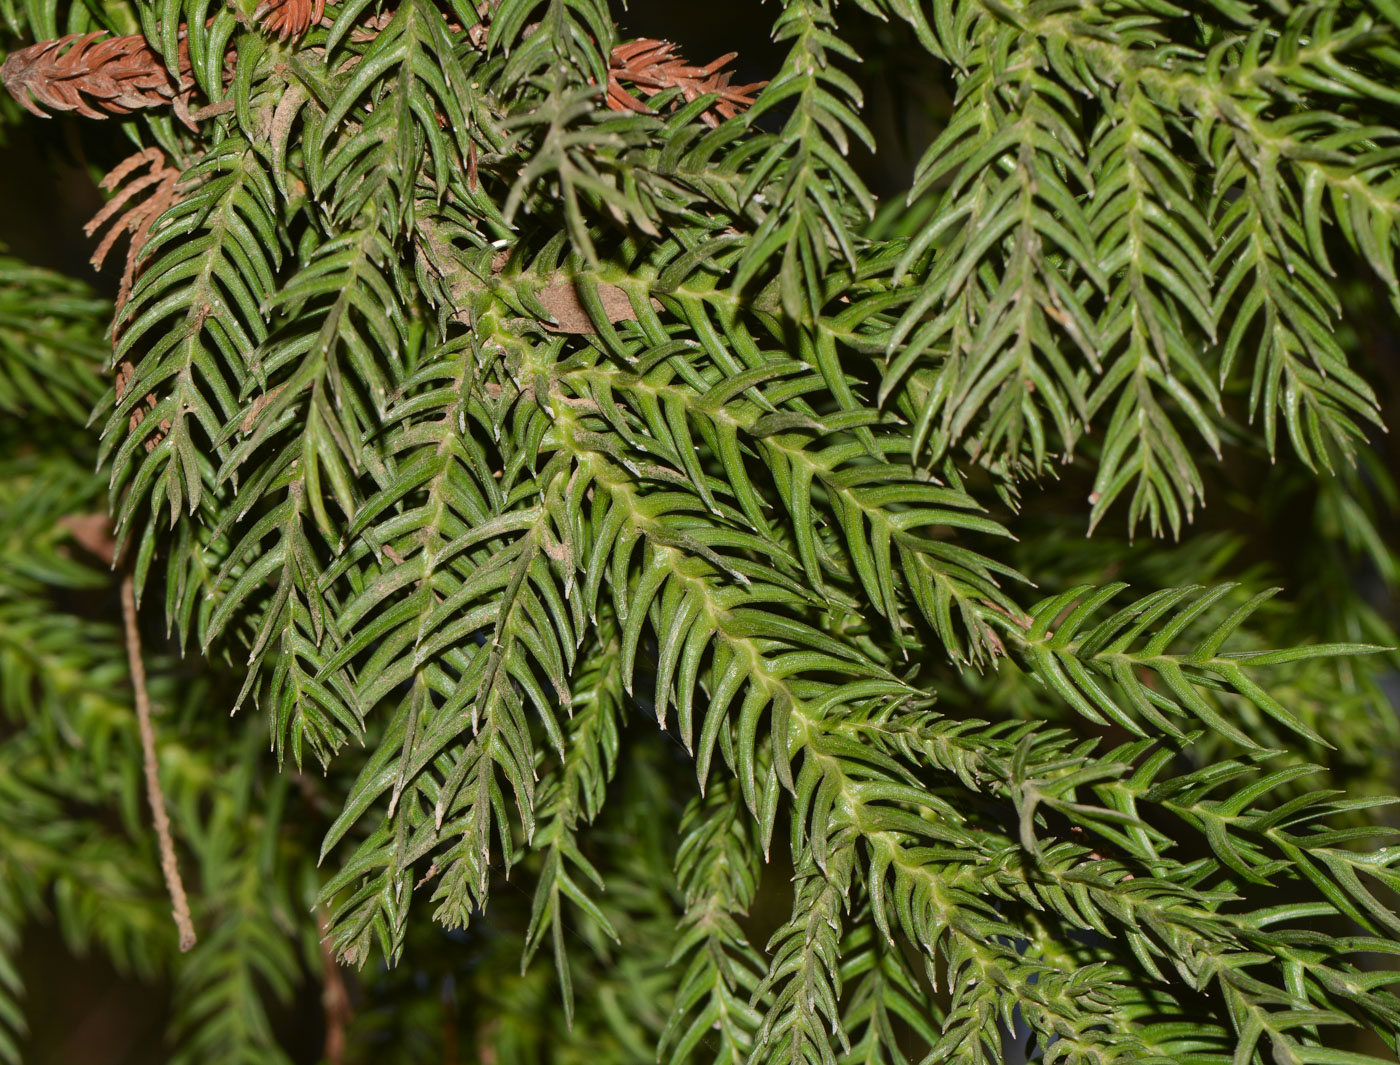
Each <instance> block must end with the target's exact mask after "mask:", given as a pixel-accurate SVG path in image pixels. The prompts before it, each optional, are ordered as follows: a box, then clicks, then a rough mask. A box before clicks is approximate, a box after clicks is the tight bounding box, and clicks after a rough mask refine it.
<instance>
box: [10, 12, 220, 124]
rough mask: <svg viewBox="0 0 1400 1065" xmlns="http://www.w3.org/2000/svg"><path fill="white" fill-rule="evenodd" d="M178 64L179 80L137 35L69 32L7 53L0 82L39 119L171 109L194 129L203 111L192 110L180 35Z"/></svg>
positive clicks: (189, 71)
mask: <svg viewBox="0 0 1400 1065" xmlns="http://www.w3.org/2000/svg"><path fill="white" fill-rule="evenodd" d="M233 58H234V57H233V53H231V52H230V53H229V55H228V56H227V57H226V58H225V65H224V77H225V79H226V80H232V78H233ZM176 66H177V67H178V69H179V76H178V77H171V75H170V71H169V70H167V69H166V67H165V63H164V62H163V61H162V60H161V58H160V56H158V55H157V54H156V53H155V51H154V50H153V49H152V48H151V46H150V45H149V44H147V43H146V39H145V38H144V37H142V36H141V35H140V34H132V35H130V36H127V37H107V36H106V35H105V34H103V33H101V32H97V33H70V34H68V35H67V36H66V37H59V38H58V39H57V40H53V41H40V42H39V43H38V44H31V45H30V46H29V47H28V48H20V49H18V50H16V51H14V52H11V53H10V54H9V55H8V56H6V57H5V64H4V66H0V82H3V83H4V86H5V88H6V90H7V91H8V92H9V94H10V95H11V96H13V97H14V98H15V99H16V100H17V101H19V103H20V105H21V106H22V107H24V108H26V109H27V110H29V111H31V112H33V113H34V114H36V115H38V116H39V117H40V118H47V117H49V116H48V112H51V111H75V112H77V113H78V114H80V115H82V116H83V117H84V118H97V119H102V118H107V117H109V116H111V115H129V114H131V113H132V112H134V111H141V110H145V109H147V108H152V107H170V108H173V110H174V111H175V117H176V118H178V119H179V120H180V121H181V122H183V123H184V124H185V125H186V126H188V127H189V128H190V129H194V128H195V123H196V122H197V121H198V120H199V119H200V118H201V117H203V113H202V112H200V111H191V110H190V99H191V97H192V96H193V94H194V91H195V82H194V74H193V72H192V69H191V66H190V51H189V44H188V42H187V41H186V40H185V39H184V38H183V36H182V37H181V39H180V44H179V52H178V53H177V56H176ZM45 109H47V111H46V110H45Z"/></svg>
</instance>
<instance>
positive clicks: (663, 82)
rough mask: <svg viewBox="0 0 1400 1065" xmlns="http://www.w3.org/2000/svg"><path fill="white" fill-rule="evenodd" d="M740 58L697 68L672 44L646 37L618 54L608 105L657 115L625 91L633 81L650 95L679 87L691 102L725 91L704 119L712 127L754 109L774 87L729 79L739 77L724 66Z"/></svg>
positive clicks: (610, 70) (615, 52)
mask: <svg viewBox="0 0 1400 1065" xmlns="http://www.w3.org/2000/svg"><path fill="white" fill-rule="evenodd" d="M736 55H738V53H737V52H730V53H729V54H728V55H722V56H720V57H719V58H718V59H716V60H715V61H714V62H712V63H709V64H707V65H705V66H703V67H696V66H691V65H690V64H689V63H687V62H686V61H685V60H684V59H683V58H682V57H681V55H680V54H679V53H678V52H677V51H676V46H675V45H674V44H672V43H671V42H670V41H658V40H655V39H653V38H650V37H642V38H639V39H637V40H635V41H628V42H627V43H626V44H619V45H618V46H617V47H616V48H614V49H613V50H612V56H611V63H610V64H609V67H608V106H609V107H610V108H612V109H613V110H614V111H637V112H641V113H643V114H646V113H649V112H650V111H651V108H649V107H648V106H647V105H646V104H644V103H642V102H641V101H640V100H638V99H637V98H636V97H635V96H633V95H632V94H631V93H629V92H628V91H627V90H626V88H624V87H623V86H624V83H625V82H631V83H632V85H633V86H634V87H636V88H637V89H640V90H642V92H644V93H646V94H647V95H648V96H656V95H658V94H660V93H663V92H665V91H666V90H667V89H672V88H678V89H680V90H681V96H682V98H683V99H684V100H685V101H686V103H691V102H693V101H695V100H698V99H699V98H700V97H702V96H707V95H709V94H710V93H719V99H718V100H716V101H715V103H714V105H713V107H711V108H710V110H708V111H706V112H705V114H704V115H703V116H702V117H703V118H704V120H705V121H706V122H707V123H708V124H710V125H711V126H714V125H718V124H719V119H721V118H733V117H734V116H735V115H737V114H738V113H739V112H740V111H743V110H745V109H746V108H748V107H749V106H750V105H752V104H753V102H754V96H753V94H754V93H755V92H757V91H758V90H759V89H761V88H763V86H765V85H767V84H768V83H767V82H766V81H759V82H755V83H754V84H752V85H735V86H731V85H730V84H729V79H730V78H731V77H733V73H732V72H731V71H728V70H725V69H724V67H726V66H728V65H729V63H730V62H731V61H732V60H733V59H734V57H735V56H736Z"/></svg>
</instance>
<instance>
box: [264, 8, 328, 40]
mask: <svg viewBox="0 0 1400 1065" xmlns="http://www.w3.org/2000/svg"><path fill="white" fill-rule="evenodd" d="M325 10H326V0H263V2H262V3H260V4H259V5H258V7H257V10H255V11H254V12H253V21H254V22H257V23H259V24H260V25H261V26H262V28H263V29H265V30H267V32H268V33H270V34H272V35H273V36H274V37H276V38H277V39H278V40H279V41H286V40H290V39H291V38H293V37H300V36H301V35H302V34H303V33H305V32H306V31H307V30H309V29H310V28H311V27H312V26H314V25H316V23H318V22H320V21H321V15H322V14H323V13H324V12H325Z"/></svg>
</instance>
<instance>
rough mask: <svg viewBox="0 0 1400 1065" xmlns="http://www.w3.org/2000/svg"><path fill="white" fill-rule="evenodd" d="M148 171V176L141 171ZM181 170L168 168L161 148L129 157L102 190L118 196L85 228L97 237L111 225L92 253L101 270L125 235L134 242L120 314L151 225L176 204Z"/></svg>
mask: <svg viewBox="0 0 1400 1065" xmlns="http://www.w3.org/2000/svg"><path fill="white" fill-rule="evenodd" d="M143 167H144V168H145V171H146V172H145V173H144V174H141V173H139V171H140V170H141V169H142V168H143ZM179 183H180V171H179V170H178V169H176V168H175V167H172V166H170V165H169V163H168V162H167V161H166V158H165V153H163V152H162V151H161V150H160V149H159V148H147V149H145V150H144V151H140V152H137V153H136V154H135V155H131V156H128V157H127V158H125V159H123V160H122V161H121V162H120V163H118V164H117V165H116V166H115V167H113V168H112V171H111V173H109V174H108V175H107V176H106V177H104V178H103V179H102V181H101V183H100V187H101V188H103V189H104V190H106V191H107V192H115V193H116V194H115V195H114V196H113V197H112V198H111V199H110V200H108V201H107V202H106V204H104V205H103V207H102V210H100V211H98V212H97V214H95V215H93V217H92V219H91V220H90V221H89V222H88V223H87V225H85V226H83V232H84V233H86V234H87V235H88V236H89V237H91V236H94V235H95V234H96V233H97V232H98V231H99V230H101V229H102V228H103V227H104V226H108V224H109V223H111V224H110V226H109V227H108V229H107V232H106V234H105V235H104V236H103V237H102V240H101V241H100V242H99V243H98V245H97V250H96V251H94V252H93V253H92V260H91V262H92V265H93V267H94V268H95V269H98V270H100V269H102V264H103V263H104V262H106V261H107V256H108V254H109V253H110V252H111V250H112V248H113V246H114V245H115V244H116V243H117V241H118V240H120V239H121V237H122V235H123V234H126V235H128V236H129V237H130V238H131V239H130V242H129V243H128V244H127V249H126V266H125V268H124V269H123V270H122V280H121V287H120V288H119V290H118V292H117V311H118V312H119V313H120V311H121V309H122V305H123V304H125V303H126V300H127V297H128V296H130V295H131V286H132V285H133V284H134V283H135V281H136V270H137V266H138V264H139V263H140V261H141V249H142V248H143V247H144V246H145V243H146V239H147V238H148V237H149V236H150V235H151V225H152V224H153V223H154V222H155V220H156V219H157V218H159V217H160V216H161V215H162V214H164V213H165V212H166V211H167V210H168V209H169V208H170V207H171V206H173V205H174V203H175V201H176V199H177V198H178V191H179Z"/></svg>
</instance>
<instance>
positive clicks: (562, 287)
mask: <svg viewBox="0 0 1400 1065" xmlns="http://www.w3.org/2000/svg"><path fill="white" fill-rule="evenodd" d="M536 298H537V299H538V300H539V301H540V303H541V304H542V305H543V306H544V309H545V310H547V311H548V312H549V313H550V314H551V315H552V316H553V318H554V323H555V324H553V325H551V324H550V323H549V322H545V323H543V324H544V327H545V328H546V329H548V330H549V331H550V332H551V333H596V332H598V329H597V327H596V326H595V325H594V324H593V319H592V318H590V317H589V316H588V311H587V310H585V309H584V306H583V302H582V301H581V300H580V299H579V297H578V289H577V288H575V287H574V283H573V282H572V281H569V280H567V279H562V280H559V281H554V282H551V283H550V284H549V285H547V286H546V287H545V288H543V289H541V290H540V291H539V292H538V293H537V294H536ZM598 302H600V303H601V304H602V305H603V311H604V313H606V314H607V316H608V321H609V322H635V321H636V320H637V310H636V308H635V307H633V306H632V300H631V298H630V297H629V296H628V295H627V292H626V291H625V290H624V289H622V288H619V287H618V286H617V285H609V284H607V283H606V282H603V283H600V284H599V285H598ZM651 302H652V306H653V307H657V308H659V307H660V306H661V303H660V301H659V300H655V299H653V300H652V301H651Z"/></svg>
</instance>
